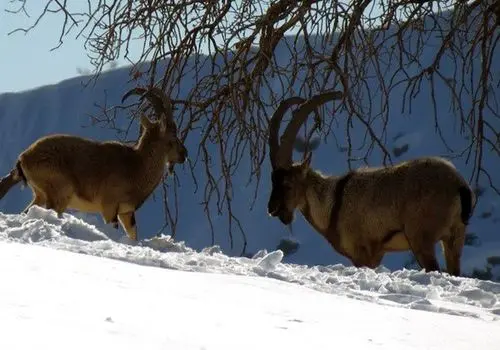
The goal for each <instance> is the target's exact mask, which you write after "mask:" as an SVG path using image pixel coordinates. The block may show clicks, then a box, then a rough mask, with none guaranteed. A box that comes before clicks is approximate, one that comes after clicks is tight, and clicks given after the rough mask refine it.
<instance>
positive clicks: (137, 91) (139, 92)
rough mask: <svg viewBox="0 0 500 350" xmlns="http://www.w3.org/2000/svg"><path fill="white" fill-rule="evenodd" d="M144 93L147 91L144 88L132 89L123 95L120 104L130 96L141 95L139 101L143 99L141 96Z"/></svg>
mask: <svg viewBox="0 0 500 350" xmlns="http://www.w3.org/2000/svg"><path fill="white" fill-rule="evenodd" d="M146 91H147V90H146V89H145V88H141V87H135V88H133V89H130V90H129V91H127V93H126V94H125V95H123V97H122V103H123V102H125V100H126V99H127V98H129V97H130V96H132V95H141V100H142V99H143V98H144V96H143V95H144V93H145V92H146Z"/></svg>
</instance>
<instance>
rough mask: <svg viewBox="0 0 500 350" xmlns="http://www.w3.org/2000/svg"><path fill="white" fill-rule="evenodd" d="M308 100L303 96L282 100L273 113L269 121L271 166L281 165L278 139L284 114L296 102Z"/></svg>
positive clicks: (274, 167)
mask: <svg viewBox="0 0 500 350" xmlns="http://www.w3.org/2000/svg"><path fill="white" fill-rule="evenodd" d="M305 101H306V100H305V99H303V98H302V97H297V96H296V97H290V98H287V99H286V100H283V101H281V103H280V105H279V106H278V108H276V110H275V111H274V113H273V116H272V117H271V120H270V121H269V157H270V158H271V166H272V167H273V169H276V168H278V167H279V166H280V164H279V159H278V158H277V157H278V152H279V149H280V144H279V141H278V133H279V130H280V125H281V121H282V120H283V115H284V114H285V112H286V110H287V109H289V108H290V107H291V106H292V105H294V104H301V103H304V102H305Z"/></svg>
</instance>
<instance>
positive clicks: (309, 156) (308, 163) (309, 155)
mask: <svg viewBox="0 0 500 350" xmlns="http://www.w3.org/2000/svg"><path fill="white" fill-rule="evenodd" d="M311 159H312V152H307V153H306V156H305V158H304V161H303V162H302V166H303V167H304V168H309V167H310V166H311Z"/></svg>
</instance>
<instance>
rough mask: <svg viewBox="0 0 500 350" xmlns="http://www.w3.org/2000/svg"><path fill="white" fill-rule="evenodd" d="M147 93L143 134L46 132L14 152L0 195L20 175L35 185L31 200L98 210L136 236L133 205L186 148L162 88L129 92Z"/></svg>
mask: <svg viewBox="0 0 500 350" xmlns="http://www.w3.org/2000/svg"><path fill="white" fill-rule="evenodd" d="M133 94H138V95H142V97H141V98H146V99H148V100H149V101H150V102H151V104H152V106H153V109H154V111H155V114H156V115H157V117H158V119H159V120H158V121H152V120H150V119H149V118H148V117H146V116H145V115H144V114H143V115H142V116H141V120H140V122H141V127H142V130H141V136H140V138H139V140H138V142H137V144H136V145H135V146H132V145H127V144H123V143H120V142H116V141H105V142H99V141H94V140H89V139H86V138H82V137H78V136H73V135H63V134H56V135H49V136H46V137H42V138H40V139H38V140H37V141H35V142H34V143H33V144H32V145H31V146H29V147H28V148H27V149H26V150H25V151H23V152H22V153H21V154H20V155H19V157H18V158H17V162H16V165H15V167H14V168H13V169H12V171H11V172H10V173H9V174H8V175H7V176H5V177H4V178H3V179H1V181H0V199H1V198H2V197H3V196H4V195H5V194H6V193H7V192H8V191H9V190H10V188H12V187H13V186H14V185H15V184H17V183H19V182H21V181H23V182H24V183H25V184H27V185H28V186H29V187H30V188H31V189H32V191H33V195H34V196H33V201H32V202H31V203H30V204H29V205H28V206H27V207H26V209H25V211H24V212H27V211H28V209H29V208H30V207H31V206H32V205H35V204H36V205H39V206H43V207H45V208H47V209H53V210H54V211H56V212H57V214H58V216H59V217H60V216H61V215H62V213H63V212H64V211H65V210H66V209H67V208H71V209H76V210H79V211H82V212H99V213H101V215H102V216H103V219H104V221H105V222H106V223H113V226H114V227H115V228H118V220H119V221H120V223H121V225H122V227H123V228H124V230H125V231H126V232H127V234H128V236H129V237H130V238H131V239H133V240H137V229H136V220H135V211H136V210H137V209H139V208H140V207H141V206H142V204H143V203H144V201H145V200H146V199H147V198H148V197H149V195H150V194H151V193H152V192H153V190H154V189H155V188H156V186H157V185H158V184H159V182H160V181H161V179H162V177H163V174H164V169H165V165H166V164H168V166H169V170H171V169H172V167H173V164H175V163H184V161H185V160H186V157H187V150H186V148H185V147H184V145H183V143H182V142H181V141H180V140H179V138H178V137H177V127H176V124H175V121H174V119H173V106H172V102H171V100H170V98H168V97H167V96H166V95H165V94H164V93H163V91H161V90H160V89H158V88H156V87H154V88H151V89H143V88H135V89H132V90H130V91H128V92H127V93H126V94H125V95H124V96H123V99H122V102H123V101H124V100H125V99H126V98H127V97H129V96H130V95H133Z"/></svg>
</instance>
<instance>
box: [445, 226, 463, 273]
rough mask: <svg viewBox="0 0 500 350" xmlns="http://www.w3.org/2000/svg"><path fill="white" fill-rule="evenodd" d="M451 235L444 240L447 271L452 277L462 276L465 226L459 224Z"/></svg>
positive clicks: (452, 230)
mask: <svg viewBox="0 0 500 350" xmlns="http://www.w3.org/2000/svg"><path fill="white" fill-rule="evenodd" d="M450 233H451V234H450V235H449V236H447V237H444V238H443V239H442V246H443V253H444V257H445V260H446V270H447V272H448V273H449V274H450V275H453V276H460V258H461V256H462V249H463V246H464V243H465V225H463V224H459V225H457V226H454V227H452V228H451V230H450Z"/></svg>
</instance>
